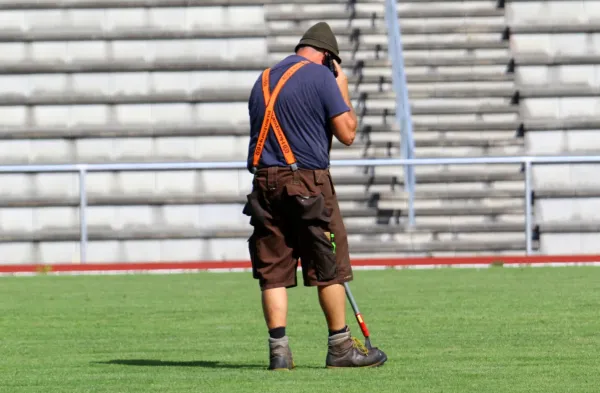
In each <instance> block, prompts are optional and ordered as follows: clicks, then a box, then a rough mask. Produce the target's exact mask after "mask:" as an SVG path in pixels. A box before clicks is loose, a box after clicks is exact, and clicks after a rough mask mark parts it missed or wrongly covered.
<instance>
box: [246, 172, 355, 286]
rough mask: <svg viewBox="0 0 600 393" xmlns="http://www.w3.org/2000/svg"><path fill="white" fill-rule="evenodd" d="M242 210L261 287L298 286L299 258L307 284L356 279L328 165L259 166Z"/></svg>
mask: <svg viewBox="0 0 600 393" xmlns="http://www.w3.org/2000/svg"><path fill="white" fill-rule="evenodd" d="M247 199H248V201H247V203H246V205H245V206H244V214H245V215H247V216H250V224H251V225H252V226H253V227H254V231H253V233H252V235H251V236H250V238H249V239H248V246H249V247H248V248H249V251H250V259H251V261H252V274H253V277H254V278H255V279H257V280H258V281H259V285H260V288H261V290H263V291H264V290H265V289H270V288H278V287H285V288H291V287H295V286H297V277H296V271H297V268H298V262H299V261H300V264H301V266H302V276H303V279H304V285H305V286H325V285H331V284H341V283H343V282H347V281H351V280H352V279H353V273H352V268H351V266H350V255H349V252H348V236H347V233H346V228H345V226H344V222H343V220H342V215H341V213H340V208H339V205H338V201H337V197H336V193H335V188H334V185H333V180H332V178H331V174H330V173H329V170H328V169H323V170H307V169H298V170H297V171H292V170H291V169H290V168H289V167H269V168H263V169H259V170H258V171H257V172H256V174H255V176H254V180H253V187H252V192H251V193H250V194H249V195H248V196H247Z"/></svg>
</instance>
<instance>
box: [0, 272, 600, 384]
mask: <svg viewBox="0 0 600 393" xmlns="http://www.w3.org/2000/svg"><path fill="white" fill-rule="evenodd" d="M351 286H352V289H353V292H354V295H355V297H356V299H357V301H358V304H359V306H360V307H361V311H362V312H363V314H364V316H365V318H366V321H367V323H368V324H369V328H370V330H371V333H372V336H373V343H374V344H376V345H378V346H379V347H381V348H382V349H384V350H385V351H386V352H387V354H388V356H389V361H388V362H387V363H386V364H385V365H384V366H383V367H381V368H378V369H364V370H328V369H325V368H324V361H325V354H326V342H327V337H326V336H327V330H326V327H325V324H324V318H323V316H322V314H321V311H320V309H319V306H318V303H317V298H316V293H315V291H314V289H309V288H304V287H298V288H295V289H293V290H291V291H290V307H291V310H290V316H289V327H288V334H289V336H290V339H291V345H292V350H293V351H294V356H295V360H296V363H297V366H298V368H297V369H296V370H294V371H292V372H278V373H272V372H269V371H266V369H265V368H266V364H267V341H266V331H265V328H264V325H263V320H262V314H261V310H260V304H259V296H260V295H259V291H258V289H257V285H256V282H255V281H253V280H252V279H251V277H250V276H249V273H202V274H186V275H162V276H159V275H137V276H133V275H130V276H75V277H56V276H39V277H21V278H0V392H7V393H8V392H9V393H21V392H23V393H24V392H27V393H33V392H35V393H52V392H70V393H72V392H94V393H100V392H107V393H108V392H110V393H121V392H127V393H129V392H131V393H134V392H136V393H137V392H139V393H142V392H143V393H149V392H161V393H168V392H173V393H175V392H195V393H198V392H211V393H216V392H228V393H231V392H233V393H235V392H261V393H271V392H273V393H275V392H277V393H287V392H310V393H320V392H328V393H329V392H343V393H353V392H361V393H363V392H365V393H366V392H407V393H408V392H419V393H428V392H444V393H446V392H457V393H458V392H460V393H465V392H478V393H483V392H490V393H500V392H510V393H517V392H540V393H542V392H543V393H554V392H556V393H565V392H598V391H599V389H600V269H598V268H595V267H569V268H524V269H518V268H491V269H482V270H474V269H441V270H420V271H418V270H404V271H394V270H387V271H358V272H357V273H356V279H355V281H354V282H353V283H352V284H351ZM348 310H349V311H350V308H348ZM348 320H349V322H350V326H351V327H352V329H353V331H354V333H355V334H356V335H358V336H360V331H359V330H358V328H357V326H356V322H355V320H354V319H353V316H352V315H349V319H348Z"/></svg>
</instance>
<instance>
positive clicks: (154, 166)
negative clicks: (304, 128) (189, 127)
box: [0, 155, 600, 263]
mask: <svg viewBox="0 0 600 393" xmlns="http://www.w3.org/2000/svg"><path fill="white" fill-rule="evenodd" d="M575 163H578V164H584V163H588V164H592V163H596V164H598V163H600V155H596V156H545V157H535V156H533V157H530V156H520V157H472V158H418V159H361V160H333V161H331V165H332V166H341V167H348V166H355V167H356V166H358V167H364V166H373V167H377V166H404V167H407V166H408V167H411V168H412V169H414V166H418V165H473V164H521V165H524V172H525V195H524V197H525V228H524V231H525V236H526V250H525V251H526V253H527V255H530V254H531V253H532V251H533V247H532V230H533V229H532V225H531V224H532V184H531V180H532V179H531V178H532V173H531V167H532V165H533V164H575ZM218 169H243V170H246V162H245V161H243V162H242V161H230V162H195V163H191V162H182V163H145V164H136V163H132V164H73V165H10V166H0V173H57V172H63V173H64V172H76V173H79V179H80V180H79V193H80V194H79V198H80V199H79V204H80V209H79V211H80V214H79V221H80V259H81V263H85V262H86V260H87V243H88V234H87V187H86V176H87V174H88V173H89V172H110V171H174V170H218ZM334 181H335V179H334ZM409 209H410V210H411V211H409V215H411V216H412V217H415V212H414V205H412V204H411V205H409Z"/></svg>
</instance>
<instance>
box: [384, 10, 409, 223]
mask: <svg viewBox="0 0 600 393" xmlns="http://www.w3.org/2000/svg"><path fill="white" fill-rule="evenodd" d="M385 20H386V24H387V30H388V56H389V58H390V61H391V63H392V81H393V86H394V93H395V96H396V122H397V123H398V126H399V127H400V158H404V159H413V158H415V153H414V151H415V141H414V137H413V124H412V115H411V108H410V100H409V98H408V86H407V81H406V72H405V68H404V54H403V52H402V32H401V29H400V23H399V22H398V9H397V7H396V0H386V2H385ZM404 179H405V181H404V189H405V191H406V192H407V194H408V204H409V206H410V209H409V211H410V213H409V217H408V218H409V223H410V225H411V226H414V225H415V216H414V209H413V205H414V199H415V182H416V180H415V171H414V167H412V166H410V165H406V166H404Z"/></svg>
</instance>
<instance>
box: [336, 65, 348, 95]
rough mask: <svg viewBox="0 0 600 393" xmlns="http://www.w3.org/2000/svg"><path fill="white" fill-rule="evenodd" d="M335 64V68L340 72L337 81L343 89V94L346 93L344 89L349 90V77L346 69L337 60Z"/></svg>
mask: <svg viewBox="0 0 600 393" xmlns="http://www.w3.org/2000/svg"><path fill="white" fill-rule="evenodd" d="M333 66H334V67H335V70H336V72H337V74H338V76H337V78H336V81H337V84H338V86H339V87H340V90H341V91H342V94H343V93H344V91H346V92H347V91H348V77H347V76H346V73H345V72H344V70H343V69H342V67H341V66H340V65H339V64H338V62H337V61H335V60H333Z"/></svg>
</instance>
